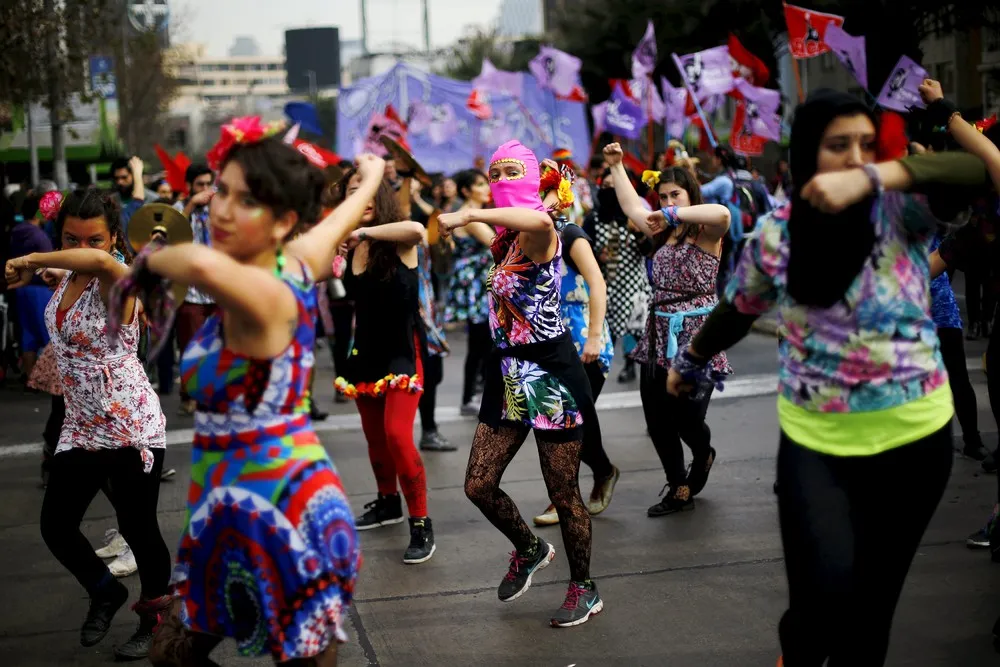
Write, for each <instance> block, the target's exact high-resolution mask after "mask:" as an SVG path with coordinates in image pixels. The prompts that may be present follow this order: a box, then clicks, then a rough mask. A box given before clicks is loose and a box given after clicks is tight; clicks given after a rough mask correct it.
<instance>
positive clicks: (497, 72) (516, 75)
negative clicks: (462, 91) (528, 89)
mask: <svg viewBox="0 0 1000 667" xmlns="http://www.w3.org/2000/svg"><path fill="white" fill-rule="evenodd" d="M472 85H473V86H474V87H475V88H477V89H479V90H481V91H483V92H485V93H491V94H495V93H499V94H503V95H510V96H511V97H513V98H515V99H518V100H519V99H521V97H522V96H523V94H524V76H523V75H522V74H521V73H520V72H505V71H504V70H502V69H497V68H496V66H495V65H494V64H493V63H491V62H490V60H489V58H483V68H482V70H480V72H479V76H477V77H476V78H475V79H473V80H472Z"/></svg>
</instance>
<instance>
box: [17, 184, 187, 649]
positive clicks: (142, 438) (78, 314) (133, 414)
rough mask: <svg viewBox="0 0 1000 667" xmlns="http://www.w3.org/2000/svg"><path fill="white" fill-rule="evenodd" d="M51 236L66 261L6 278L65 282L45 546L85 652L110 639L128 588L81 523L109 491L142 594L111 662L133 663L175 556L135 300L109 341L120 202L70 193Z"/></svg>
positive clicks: (59, 306) (158, 422)
mask: <svg viewBox="0 0 1000 667" xmlns="http://www.w3.org/2000/svg"><path fill="white" fill-rule="evenodd" d="M56 229H57V233H58V235H59V238H60V239H61V242H62V248H63V249H62V250H59V251H56V252H47V253H32V254H30V255H27V256H24V257H20V258H18V259H13V260H10V261H9V262H7V267H6V278H7V283H8V285H10V286H11V287H20V286H22V285H27V284H29V283H30V281H31V279H32V277H33V276H34V275H35V272H36V271H37V270H38V269H43V268H52V269H62V270H65V271H67V272H68V273H67V274H66V275H65V277H63V279H62V281H61V282H60V284H59V287H58V289H56V292H55V294H54V295H53V296H52V298H51V300H50V301H49V304H48V306H47V307H46V309H45V324H46V327H47V329H48V332H49V338H50V343H49V344H50V345H51V346H52V352H53V353H54V354H55V358H56V365H57V367H58V369H59V375H60V378H59V380H60V384H61V386H62V389H63V398H64V401H65V418H64V420H63V423H62V427H61V429H60V434H59V442H58V445H57V447H56V449H55V455H54V456H53V457H52V460H51V464H50V466H49V468H50V472H49V482H48V486H47V487H46V491H45V499H44V500H43V501H42V516H41V530H42V538H43V539H44V540H45V544H46V545H47V546H48V547H49V550H50V551H51V552H52V555H53V556H55V557H56V558H57V559H58V560H59V562H60V563H62V565H63V566H64V567H65V568H66V569H68V570H69V571H70V573H71V574H72V575H73V576H74V577H76V580H77V581H79V582H80V584H81V585H82V586H83V587H84V588H85V589H86V590H87V593H88V594H89V595H90V609H89V611H88V612H87V618H86V620H85V621H84V623H83V627H82V628H81V630H80V643H81V644H83V645H84V646H94V645H95V644H97V643H98V642H100V641H101V640H102V639H104V637H105V635H107V633H108V630H110V629H111V621H112V619H113V618H114V615H115V613H116V612H117V611H118V609H119V608H121V606H122V605H123V604H125V602H126V600H128V589H127V588H126V587H125V586H124V585H123V584H122V583H120V582H119V581H117V580H116V579H115V577H114V575H113V574H112V573H111V572H109V571H108V567H107V566H106V565H105V564H104V561H102V560H101V558H100V557H99V556H98V555H97V554H95V553H94V549H93V548H92V547H91V546H90V543H89V542H87V538H85V537H84V536H83V533H81V532H80V522H81V521H82V520H83V515H84V513H86V511H87V508H88V507H89V506H90V503H91V502H92V501H93V500H94V496H95V495H97V492H98V491H99V490H100V489H102V488H107V486H108V484H110V486H111V487H112V488H113V489H114V495H113V496H109V498H110V499H111V500H112V504H113V505H114V508H115V513H116V514H117V517H118V528H119V530H120V531H121V534H122V536H123V537H124V539H125V540H127V542H128V544H129V546H130V547H131V549H132V552H133V553H134V555H135V561H136V563H137V564H138V567H139V578H140V580H141V583H142V592H141V594H140V598H139V601H138V602H136V604H135V605H134V607H133V609H134V610H135V611H136V613H137V614H139V627H138V629H137V630H136V632H135V633H134V634H133V635H132V637H130V638H129V640H128V641H127V642H126V643H125V644H123V645H122V646H118V647H116V648H115V655H116V657H118V658H119V659H125V660H137V659H141V658H143V657H145V656H146V654H147V653H148V651H149V645H150V641H151V640H152V636H153V628H154V626H155V625H156V623H157V621H158V619H159V617H160V614H161V613H162V612H163V611H164V610H165V609H166V608H167V607H168V606H169V600H170V599H169V597H167V584H168V581H169V579H170V552H169V551H168V550H167V545H166V544H165V543H164V542H163V537H162V536H161V535H160V527H159V524H158V523H157V518H156V505H157V501H158V499H159V493H160V471H161V470H162V468H163V455H164V451H165V449H164V448H165V446H166V436H165V431H164V429H165V425H166V419H165V418H164V416H163V412H162V410H161V409H160V401H159V399H158V398H157V396H156V392H154V391H153V388H152V386H150V384H149V380H148V379H147V377H146V373H145V371H144V370H143V366H142V362H140V361H139V357H138V356H137V352H138V346H139V316H138V308H139V306H138V302H137V301H136V300H135V299H129V300H128V301H127V302H125V303H124V304H123V306H122V307H121V308H120V315H121V321H122V322H124V323H125V324H124V326H122V327H121V328H120V331H119V332H118V333H117V334H116V335H114V336H111V337H109V336H108V334H107V329H108V326H109V314H108V301H109V292H110V291H111V288H112V285H113V284H114V283H115V281H116V280H117V279H118V278H120V277H121V276H124V275H125V274H126V273H127V272H128V267H127V266H126V264H125V261H126V257H128V256H129V251H128V245H127V242H126V240H125V236H124V233H123V232H122V227H121V218H120V217H119V208H118V205H117V203H116V202H115V200H114V199H113V198H112V196H111V195H107V194H102V193H101V192H99V191H97V190H78V191H76V192H73V193H71V194H69V195H68V196H67V197H66V199H65V201H63V202H62V205H61V207H60V210H59V215H58V218H57V220H56Z"/></svg>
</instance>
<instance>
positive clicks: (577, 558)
mask: <svg viewBox="0 0 1000 667" xmlns="http://www.w3.org/2000/svg"><path fill="white" fill-rule="evenodd" d="M489 174H490V190H491V191H492V193H493V200H494V202H495V204H496V206H497V208H495V209H489V210H484V209H480V210H474V209H465V210H462V211H458V212H456V213H451V214H445V215H442V216H441V217H440V220H439V224H440V227H441V230H442V233H443V234H449V233H450V232H451V231H452V230H454V229H456V228H460V227H466V226H470V225H475V226H477V227H485V226H491V227H496V228H498V234H497V236H496V238H495V239H494V241H493V245H492V248H491V249H492V252H493V259H494V262H495V266H494V268H493V269H492V270H491V271H490V278H489V285H488V287H489V306H490V331H491V333H492V337H493V344H494V346H495V347H496V348H497V349H496V352H495V353H494V354H493V356H492V357H491V358H490V359H489V361H488V363H487V367H486V387H485V391H484V393H483V405H482V409H481V410H480V412H479V421H480V423H479V426H478V428H477V429H476V435H475V437H474V439H473V441H472V452H471V453H470V454H469V467H468V469H467V471H466V475H465V493H466V495H467V496H468V497H469V499H470V500H472V502H473V503H475V505H476V506H477V507H478V508H479V509H480V511H481V512H482V513H483V514H484V515H485V516H486V517H487V518H488V519H489V520H490V522H491V523H492V524H493V525H494V526H496V527H497V528H499V529H500V531H501V532H503V534H504V535H505V536H506V537H507V539H509V540H510V541H511V542H512V543H513V544H514V547H515V551H514V553H513V554H512V556H511V560H510V569H509V571H508V573H507V575H506V576H505V577H504V579H503V581H502V582H500V586H499V589H498V590H497V595H498V597H499V598H500V599H501V600H503V601H505V602H507V601H511V600H514V599H516V598H517V597H519V596H520V595H521V594H523V593H524V592H525V591H526V590H527V589H528V587H529V586H531V577H532V575H533V574H534V573H535V572H536V571H538V570H539V569H541V568H543V567H545V566H546V565H548V563H549V562H550V561H551V560H552V559H553V558H554V557H555V549H554V548H553V547H552V545H551V544H548V543H547V542H545V541H544V540H541V539H540V538H538V537H536V536H535V535H533V534H532V532H531V529H530V528H528V525H527V524H526V523H525V522H524V519H523V518H521V514H520V512H519V511H518V509H517V506H516V505H515V504H514V501H512V500H511V499H510V497H509V496H508V495H507V494H506V493H504V492H503V491H501V490H500V479H501V477H502V476H503V473H504V470H505V469H506V468H507V465H508V464H509V463H510V461H511V460H512V459H513V458H514V455H515V454H517V451H518V450H519V449H520V447H521V445H522V444H524V441H525V439H526V438H527V437H528V433H529V432H530V431H531V430H534V432H535V440H536V442H537V443H538V454H539V459H540V461H541V467H542V476H543V477H544V478H545V486H546V487H547V488H548V491H549V500H551V501H552V504H553V505H555V508H556V512H557V513H558V515H559V525H560V527H561V528H562V536H563V543H564V544H565V546H566V551H567V555H568V558H569V564H570V577H571V581H570V584H569V589H568V591H567V593H566V600H565V602H564V603H563V606H562V608H561V609H559V611H557V612H556V613H555V614H554V615H553V617H552V619H551V623H552V625H553V626H556V627H565V626H570V625H579V624H581V623H585V622H586V621H587V619H588V618H590V616H591V615H592V614H596V613H599V612H600V611H601V610H602V609H603V607H604V603H603V602H602V601H601V598H600V596H599V595H598V593H597V587H596V585H595V584H594V582H593V581H591V580H590V515H589V514H588V513H587V507H586V506H585V505H584V503H583V499H582V498H581V497H580V489H579V485H578V483H577V474H578V472H579V469H580V448H581V444H582V433H581V428H580V426H581V425H582V424H583V423H584V419H588V418H594V409H593V397H592V395H591V393H590V385H589V382H588V380H587V374H586V372H585V371H584V369H583V363H582V362H581V361H580V357H579V355H578V354H577V352H576V348H575V347H574V345H573V341H572V338H571V337H570V335H569V333H568V332H567V331H566V325H565V324H564V323H563V319H562V314H561V313H560V310H559V290H560V283H561V277H560V265H561V263H562V242H561V240H560V238H559V235H558V234H557V233H556V230H555V225H554V224H553V221H552V218H551V217H550V216H549V212H548V210H547V209H546V208H545V205H544V204H543V203H542V200H541V198H540V197H539V195H538V190H539V187H540V175H539V168H538V160H537V158H535V155H534V153H532V152H531V151H530V150H528V149H527V148H525V147H524V146H522V145H521V144H520V143H519V142H517V141H510V142H507V143H506V144H504V145H502V146H500V148H499V149H497V151H496V152H495V153H494V154H493V158H492V159H491V161H490V169H489ZM588 414H589V415H590V416H589V417H588V416H586V415H588Z"/></svg>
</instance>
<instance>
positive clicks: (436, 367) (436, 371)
mask: <svg viewBox="0 0 1000 667" xmlns="http://www.w3.org/2000/svg"><path fill="white" fill-rule="evenodd" d="M423 347H424V349H422V350H421V351H420V353H421V356H423V362H424V393H423V394H422V395H421V396H420V403H419V405H418V408H419V410H420V428H421V429H423V431H424V433H434V432H435V431H437V430H438V427H437V421H436V420H435V419H434V409H435V408H436V407H437V388H438V385H439V384H441V379H442V378H443V377H444V360H443V359H442V358H441V357H440V356H439V355H436V354H430V353H429V352H428V351H427V346H426V345H425V346H423Z"/></svg>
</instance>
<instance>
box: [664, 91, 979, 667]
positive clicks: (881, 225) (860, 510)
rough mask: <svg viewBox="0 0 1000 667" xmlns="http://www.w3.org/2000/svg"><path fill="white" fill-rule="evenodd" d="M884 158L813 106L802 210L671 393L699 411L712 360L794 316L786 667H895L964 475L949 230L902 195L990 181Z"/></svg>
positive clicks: (785, 212)
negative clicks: (940, 286)
mask: <svg viewBox="0 0 1000 667" xmlns="http://www.w3.org/2000/svg"><path fill="white" fill-rule="evenodd" d="M876 145H877V144H876V125H875V122H874V118H873V114H872V112H871V111H870V110H869V108H868V107H867V106H865V105H864V104H863V103H862V102H861V101H860V100H858V99H857V98H855V97H852V96H850V95H847V94H844V93H836V92H833V91H829V90H822V91H817V92H815V93H813V94H812V95H810V97H809V99H808V100H807V101H806V102H805V103H804V104H802V105H800V106H799V108H798V109H797V110H796V113H795V120H794V123H793V125H792V139H791V165H792V182H793V184H794V187H795V190H794V191H793V193H792V197H791V203H790V204H789V205H787V206H785V207H783V208H782V209H779V210H777V211H775V212H772V213H769V214H767V215H766V216H765V217H764V218H762V219H761V221H760V223H759V224H758V226H757V234H756V237H755V238H754V239H752V240H750V241H749V242H748V244H747V247H746V249H745V251H744V253H743V255H742V257H741V259H740V262H739V264H738V267H737V271H736V273H735V274H734V276H733V279H732V280H731V281H730V283H729V285H728V286H727V289H726V293H725V299H724V300H723V301H722V302H721V303H720V304H719V306H718V307H717V308H716V309H715V310H714V311H713V312H712V314H711V315H710V316H709V318H708V321H707V322H706V323H705V324H704V326H703V327H702V328H701V331H700V332H699V333H698V335H697V336H696V337H695V339H694V340H693V342H692V344H691V346H690V347H689V348H688V349H686V350H684V351H683V352H682V353H681V354H680V355H678V358H677V359H676V360H675V363H674V365H673V367H672V368H671V371H670V378H669V388H670V391H671V393H674V394H677V393H679V392H680V391H681V390H682V387H685V386H688V385H695V386H696V387H697V388H698V390H699V391H698V392H696V393H699V392H700V391H701V390H702V389H703V388H704V387H706V386H709V385H710V384H712V383H713V382H715V381H716V380H717V378H718V374H717V373H716V372H715V371H714V370H713V369H712V368H711V367H710V366H709V364H708V362H707V360H708V359H709V358H711V357H712V356H714V355H716V354H718V353H720V352H721V351H722V350H724V349H726V348H729V347H731V346H732V345H734V344H735V343H736V342H737V341H739V340H740V339H741V338H742V337H743V336H745V335H746V333H747V332H748V331H749V329H750V325H751V324H752V323H753V320H754V319H755V318H756V317H757V316H758V315H760V314H761V313H763V312H764V311H766V310H767V309H768V308H770V307H771V306H773V305H775V304H776V305H777V306H778V307H779V309H780V316H781V319H782V321H783V323H784V328H785V331H786V333H785V336H784V338H783V339H782V341H781V344H780V346H779V356H780V362H781V370H780V373H779V398H778V421H779V423H780V425H781V438H780V444H779V449H778V482H779V485H778V514H779V519H780V522H781V534H782V542H783V545H784V551H785V566H786V570H787V575H788V592H789V607H788V610H787V611H786V612H785V614H784V616H783V617H782V619H781V623H780V625H779V634H780V637H781V646H782V649H783V651H784V663H785V665H786V667H819V666H820V665H823V664H826V661H827V659H829V661H830V662H829V664H831V665H868V666H872V667H877V666H878V665H882V664H883V663H884V660H885V655H886V651H887V648H888V643H889V633H890V629H891V625H892V617H893V614H894V612H895V608H896V603H897V601H898V599H899V595H900V591H901V590H902V587H903V582H904V580H905V578H906V574H907V571H908V570H909V567H910V562H911V561H912V559H913V555H914V553H915V552H916V549H917V546H918V545H919V543H920V539H921V537H922V535H923V533H924V530H925V529H926V527H927V524H928V522H929V521H930V519H931V515H932V514H933V513H934V509H935V508H936V507H937V504H938V501H939V500H940V498H941V494H942V492H943V491H944V487H945V484H946V483H947V481H948V475H949V473H950V470H951V465H952V452H951V448H952V443H951V418H952V415H953V413H954V409H953V406H952V398H951V390H950V388H949V386H948V377H947V374H946V372H945V368H944V364H943V362H942V359H941V354H940V350H939V347H938V337H937V336H936V335H935V328H934V321H933V319H932V317H931V314H930V312H929V304H930V298H929V296H930V295H929V280H928V274H929V270H928V263H929V262H928V255H929V252H928V250H929V246H930V243H931V240H932V238H933V236H934V233H935V232H936V226H937V220H936V219H935V217H934V216H933V215H932V214H931V210H932V209H931V208H930V207H928V205H927V201H926V199H925V198H923V197H920V196H915V195H906V194H901V193H900V192H899V191H901V190H906V189H910V188H912V187H914V186H917V185H920V184H922V183H925V182H928V181H929V182H936V183H951V184H959V183H963V182H969V181H970V180H971V181H972V182H975V179H976V178H979V179H980V180H981V178H982V175H983V174H982V172H983V168H982V163H981V162H979V161H978V160H977V159H976V158H974V157H972V156H970V155H967V154H937V155H928V156H914V157H907V158H904V159H902V160H900V161H897V162H883V163H879V164H875V158H876V154H875V147H876ZM942 203H948V202H942ZM952 203H954V202H952ZM933 210H940V209H937V208H935V209H933Z"/></svg>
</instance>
